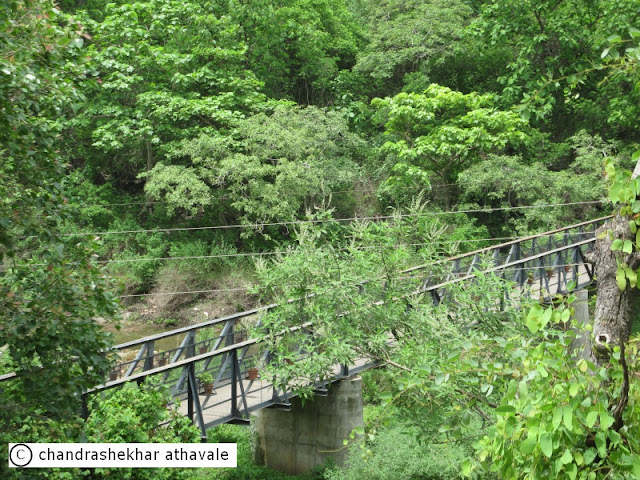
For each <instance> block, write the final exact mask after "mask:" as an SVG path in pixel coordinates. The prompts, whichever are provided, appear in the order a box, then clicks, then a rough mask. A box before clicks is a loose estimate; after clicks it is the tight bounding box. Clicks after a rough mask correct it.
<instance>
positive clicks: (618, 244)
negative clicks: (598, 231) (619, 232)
mask: <svg viewBox="0 0 640 480" xmlns="http://www.w3.org/2000/svg"><path fill="white" fill-rule="evenodd" d="M622 243H623V242H622V240H620V239H619V238H616V239H615V240H614V241H613V242H612V243H611V250H613V251H614V252H615V251H617V250H620V249H621V248H622Z"/></svg>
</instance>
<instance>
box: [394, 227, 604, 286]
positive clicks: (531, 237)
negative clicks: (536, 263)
mask: <svg viewBox="0 0 640 480" xmlns="http://www.w3.org/2000/svg"><path fill="white" fill-rule="evenodd" d="M610 218H613V215H607V216H606V217H600V218H596V219H594V220H587V221H586V222H581V223H576V224H574V225H569V226H567V227H562V228H557V229H555V230H549V231H548V232H543V233H537V234H535V235H529V236H526V237H520V238H517V239H515V240H510V241H508V242H504V243H499V244H497V245H491V246H489V247H484V248H480V249H478V250H474V251H472V252H467V253H461V254H459V255H455V256H453V257H447V258H443V259H442V260H438V261H437V262H434V263H443V262H454V261H456V260H461V259H463V258H468V257H471V256H475V255H481V254H483V253H486V252H490V251H492V250H496V249H499V248H504V247H509V246H512V245H516V244H518V243H523V242H527V241H529V240H534V239H536V238H542V237H548V236H549V235H555V234H556V233H560V232H564V231H566V230H571V229H574V228H580V227H584V226H586V225H591V224H593V223H598V222H604V221H606V220H609V219H610ZM590 241H591V240H590ZM548 253H549V252H547V253H546V254H548ZM530 258H533V257H530ZM431 265H433V263H430V264H423V265H416V266H415V267H411V268H407V269H406V270H403V271H402V272H401V273H410V272H414V271H416V270H422V269H425V268H427V267H429V266H431Z"/></svg>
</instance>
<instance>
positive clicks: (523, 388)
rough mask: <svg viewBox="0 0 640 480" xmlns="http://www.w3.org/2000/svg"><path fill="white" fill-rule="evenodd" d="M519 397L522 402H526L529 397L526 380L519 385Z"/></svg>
mask: <svg viewBox="0 0 640 480" xmlns="http://www.w3.org/2000/svg"><path fill="white" fill-rule="evenodd" d="M518 395H519V397H520V400H526V399H527V398H528V397H529V388H528V387H527V381H526V380H521V381H520V383H519V384H518Z"/></svg>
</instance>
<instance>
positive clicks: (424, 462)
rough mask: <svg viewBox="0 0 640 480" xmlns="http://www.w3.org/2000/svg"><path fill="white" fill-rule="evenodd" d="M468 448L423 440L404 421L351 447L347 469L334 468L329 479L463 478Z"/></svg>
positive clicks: (398, 479)
mask: <svg viewBox="0 0 640 480" xmlns="http://www.w3.org/2000/svg"><path fill="white" fill-rule="evenodd" d="M467 455H468V452H467V451H466V450H465V448H464V447H463V446H460V445H456V444H454V443H443V444H432V443H420V442H419V441H418V438H417V437H416V436H415V435H412V434H410V433H407V432H406V427H404V426H403V425H395V426H392V427H388V428H385V429H383V430H381V431H380V432H379V433H378V435H377V436H376V437H375V440H373V441H372V442H367V443H366V444H365V445H362V444H356V445H354V446H352V447H351V450H350V451H349V457H348V460H347V466H346V468H345V469H342V470H341V469H336V468H334V469H331V470H328V471H327V472H326V473H325V479H326V480H361V479H363V478H366V479H367V480H403V479H406V480H412V479H424V480H439V479H442V480H444V479H452V478H459V472H460V465H461V464H462V462H463V460H464V458H465V457H466V456H467Z"/></svg>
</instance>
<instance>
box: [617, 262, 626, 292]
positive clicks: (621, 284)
mask: <svg viewBox="0 0 640 480" xmlns="http://www.w3.org/2000/svg"><path fill="white" fill-rule="evenodd" d="M616 282H617V283H618V288H619V289H620V291H624V290H625V289H626V288H627V277H626V276H625V274H624V270H623V269H622V268H618V270H617V271H616Z"/></svg>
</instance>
